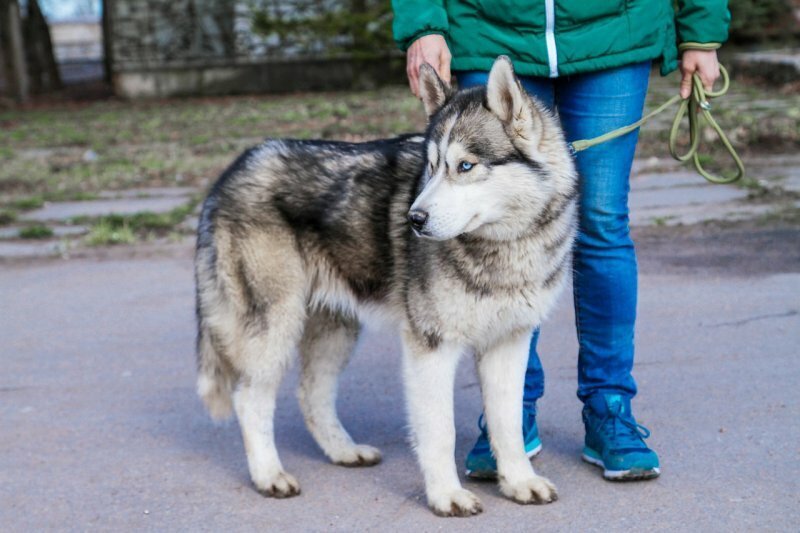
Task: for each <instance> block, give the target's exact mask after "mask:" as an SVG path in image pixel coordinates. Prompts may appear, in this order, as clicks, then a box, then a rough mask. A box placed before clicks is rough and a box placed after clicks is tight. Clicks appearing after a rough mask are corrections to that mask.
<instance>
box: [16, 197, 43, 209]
mask: <svg viewBox="0 0 800 533" xmlns="http://www.w3.org/2000/svg"><path fill="white" fill-rule="evenodd" d="M43 205H44V198H43V197H42V196H38V195H37V196H27V197H25V198H18V199H16V200H14V201H13V202H11V207H13V208H14V209H17V210H19V211H30V210H31V209H39V208H40V207H42V206H43Z"/></svg>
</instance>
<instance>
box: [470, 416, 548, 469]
mask: <svg viewBox="0 0 800 533" xmlns="http://www.w3.org/2000/svg"><path fill="white" fill-rule="evenodd" d="M478 427H479V428H480V430H481V434H480V436H479V437H478V440H477V441H476V442H475V446H473V447H472V450H470V452H469V454H467V461H466V464H467V476H468V477H471V478H472V479H495V478H496V477H497V462H496V461H495V459H494V455H492V448H491V446H490V445H489V433H488V431H487V430H486V424H485V423H484V422H483V415H481V416H480V418H478ZM522 435H523V437H524V439H525V454H526V455H527V456H528V457H535V456H536V455H538V453H539V452H540V451H542V441H541V440H539V428H538V427H536V409H531V408H527V407H526V408H525V409H523V411H522Z"/></svg>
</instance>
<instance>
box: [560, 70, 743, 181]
mask: <svg viewBox="0 0 800 533" xmlns="http://www.w3.org/2000/svg"><path fill="white" fill-rule="evenodd" d="M719 72H720V74H721V75H722V88H721V89H720V90H718V91H714V90H710V91H706V89H705V87H703V82H702V81H700V76H698V75H697V74H694V75H693V76H692V95H691V96H690V97H689V98H687V99H685V100H684V99H682V98H681V96H680V95H679V94H676V95H675V96H673V97H672V98H670V99H669V100H667V101H666V102H664V103H663V104H661V105H660V106H659V107H658V108H657V109H655V110H653V111H651V112H650V113H648V114H647V115H645V116H644V117H642V118H641V120H638V121H636V122H634V123H633V124H630V125H629V126H624V127H622V128H618V129H616V130H613V131H610V132H608V133H606V134H604V135H600V136H599V137H595V138H594V139H582V140H579V141H573V142H572V143H571V146H572V150H573V151H574V152H580V151H581V150H586V149H587V148H591V147H592V146H594V145H596V144H600V143H604V142H606V141H610V140H611V139H616V138H617V137H620V136H622V135H625V134H626V133H630V132H632V131H633V130H635V129H636V128H638V127H640V126H641V125H642V124H644V123H645V122H647V121H648V120H650V119H651V118H653V117H654V116H656V115H658V114H659V113H661V112H662V111H664V110H665V109H666V108H668V107H670V106H671V105H672V104H674V103H675V102H678V101H680V103H681V104H680V106H679V107H678V112H677V113H676V114H675V119H674V120H673V121H672V128H670V130H669V153H670V154H672V157H674V158H675V159H677V160H678V161H680V162H682V163H683V162H686V161H689V160H690V159H691V160H692V162H693V163H694V168H695V169H696V170H697V172H698V173H699V174H700V175H701V176H703V177H704V178H705V179H707V180H708V181H710V182H711V183H733V182H734V181H736V180H738V179H739V178H741V177H742V176H744V163H742V160H741V158H740V157H739V154H737V153H736V150H735V149H734V148H733V145H732V144H731V142H730V141H729V140H728V137H727V136H726V135H725V132H723V131H722V128H721V127H720V126H719V124H717V121H716V120H714V117H712V116H711V104H710V103H709V102H708V101H709V99H713V98H717V97H720V96H722V95H724V94H725V93H727V92H728V87H729V86H730V78H729V77H728V71H727V70H725V67H723V66H722V65H720V66H719ZM687 111H688V117H689V149H688V150H687V151H686V153H685V154H679V153H678V147H677V146H676V144H677V141H678V130H679V129H680V125H681V122H682V121H683V117H684V116H686V115H687ZM698 111H699V113H698ZM700 113H702V114H703V116H704V117H705V119H706V121H707V122H708V123H709V124H710V125H711V127H712V128H713V129H714V131H716V132H717V135H718V136H719V140H720V141H722V145H723V146H724V147H725V149H726V150H727V151H728V154H730V156H731V159H733V162H734V163H735V164H736V175H735V176H733V177H732V178H725V177H722V176H715V175H714V174H711V173H710V172H708V171H707V170H706V169H704V168H703V165H702V164H700V155H699V153H698V151H697V147H698V146H699V144H700V125H699V122H700Z"/></svg>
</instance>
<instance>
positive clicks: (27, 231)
mask: <svg viewBox="0 0 800 533" xmlns="http://www.w3.org/2000/svg"><path fill="white" fill-rule="evenodd" d="M52 236H53V230H52V228H49V227H48V226H45V225H44V224H35V225H33V226H27V227H25V228H22V229H20V230H19V238H20V239H48V238H50V237H52Z"/></svg>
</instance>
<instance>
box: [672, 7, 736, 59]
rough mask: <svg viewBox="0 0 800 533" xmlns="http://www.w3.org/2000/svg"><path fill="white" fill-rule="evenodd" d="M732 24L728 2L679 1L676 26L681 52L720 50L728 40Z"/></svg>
mask: <svg viewBox="0 0 800 533" xmlns="http://www.w3.org/2000/svg"><path fill="white" fill-rule="evenodd" d="M730 22H731V14H730V11H728V1H727V0H678V13H677V15H676V17H675V23H676V24H675V25H676V29H677V32H678V42H679V43H680V48H681V50H683V49H687V48H709V49H713V48H718V47H719V45H721V44H722V43H724V42H725V41H727V40H728V27H729V26H730Z"/></svg>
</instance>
